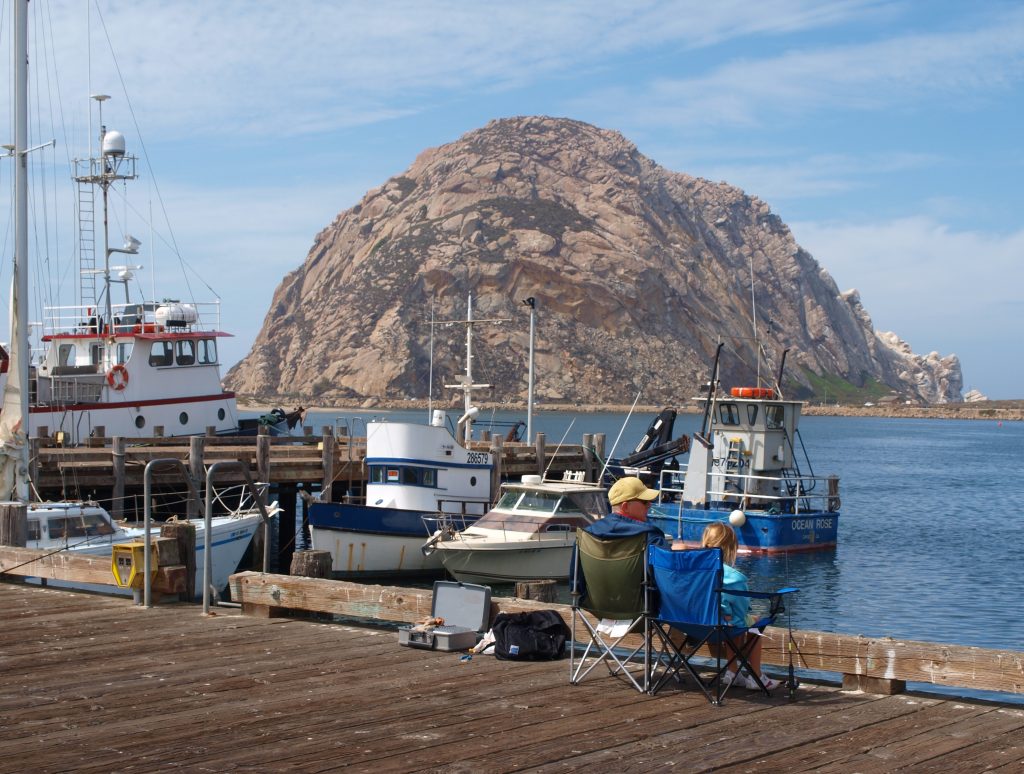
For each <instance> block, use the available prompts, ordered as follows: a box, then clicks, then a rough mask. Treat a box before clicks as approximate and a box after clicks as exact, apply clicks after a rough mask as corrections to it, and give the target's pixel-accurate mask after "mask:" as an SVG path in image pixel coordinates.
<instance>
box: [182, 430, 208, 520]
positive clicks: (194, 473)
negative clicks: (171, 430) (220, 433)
mask: <svg viewBox="0 0 1024 774" xmlns="http://www.w3.org/2000/svg"><path fill="white" fill-rule="evenodd" d="M205 447H206V439H205V438H203V437H202V436H198V435H194V436H192V437H191V438H189V440H188V474H189V476H191V477H192V481H193V483H195V485H196V489H198V490H199V491H200V492H203V493H204V495H205V489H204V488H203V479H205V478H206V476H205V473H206V470H205V468H204V466H203V451H204V449H205ZM186 512H187V513H188V517H189V518H190V519H198V518H199V517H200V516H202V515H203V514H202V513H200V512H199V503H197V502H194V501H193V500H192V498H191V497H190V498H188V509H187V511H186Z"/></svg>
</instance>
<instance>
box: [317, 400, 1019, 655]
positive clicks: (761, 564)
mask: <svg viewBox="0 0 1024 774" xmlns="http://www.w3.org/2000/svg"><path fill="white" fill-rule="evenodd" d="M384 416H387V417H389V418H391V419H393V420H400V419H402V420H410V421H417V422H421V421H425V418H426V412H425V411H415V412H411V411H410V412H377V413H372V412H371V413H356V412H347V413H344V414H342V413H332V414H324V413H320V414H317V413H314V412H311V413H310V415H309V416H308V417H307V419H306V422H307V424H311V425H313V426H314V427H315V428H317V430H319V428H320V427H321V426H322V425H325V424H326V425H333V424H335V421H336V420H339V421H341V422H342V423H347V425H348V427H349V428H350V432H352V433H353V434H355V435H363V434H364V433H365V421H367V420H368V419H371V418H374V417H377V418H380V417H384ZM493 416H494V418H496V419H498V420H506V421H507V420H509V419H520V418H523V417H522V416H521V415H518V414H511V413H505V412H498V413H497V414H495V415H493ZM625 418H626V415H625V414H580V415H575V416H574V415H571V414H567V413H554V412H538V413H537V414H535V415H534V431H535V432H544V433H546V434H547V442H548V445H549V446H553V445H555V444H557V443H558V442H559V440H561V439H562V438H563V436H564V437H565V443H577V444H578V443H579V442H580V440H581V437H582V435H583V433H591V432H603V433H605V434H606V436H607V444H606V448H607V449H608V450H609V451H611V449H612V444H613V443H614V442H615V439H616V437H617V436H618V434H619V431H620V430H621V429H622V427H623V422H624V420H625ZM487 419H488V417H484V416H481V417H480V418H479V420H478V423H477V425H476V428H477V429H478V430H479V429H485V428H486V424H487ZM652 419H653V416H651V415H647V414H645V415H640V416H638V415H634V416H633V417H631V418H630V420H629V422H628V423H627V424H626V425H625V431H624V432H623V434H622V439H621V440H620V441H619V444H618V448H617V449H616V450H615V453H616V454H619V455H622V454H625V453H628V452H629V451H632V449H633V447H634V446H635V445H636V443H637V441H638V440H639V438H640V437H641V435H642V434H643V432H644V431H645V430H646V429H647V426H648V424H649V423H650V421H651V420H652ZM699 421H700V418H699V417H698V416H696V415H691V414H685V415H680V417H679V419H678V420H677V421H676V435H679V434H681V433H684V432H685V433H692V432H693V431H694V430H695V429H696V428H697V426H698V424H699ZM801 429H802V435H803V439H804V444H805V445H806V446H807V451H808V453H809V455H810V457H811V462H812V463H813V465H814V472H815V473H816V474H818V475H827V474H831V473H835V474H837V475H839V477H840V480H841V495H842V521H841V523H840V531H839V547H838V548H837V549H835V550H833V551H820V552H813V553H797V554H792V555H790V556H788V557H786V556H782V557H772V558H751V557H745V558H743V557H741V558H740V560H739V562H738V564H739V565H740V567H741V569H743V570H744V571H745V572H746V573H747V574H748V575H750V576H751V577H752V579H753V583H752V586H756V587H759V588H775V587H779V586H782V585H794V586H798V587H799V588H800V593H799V594H798V595H796V596H797V598H796V600H795V602H794V603H793V604H792V605H791V606H790V607H791V612H792V616H793V626H794V627H796V628H801V629H816V630H820V631H835V632H843V633H848V634H864V635H871V636H892V637H896V638H902V639H916V640H926V641H933V642H950V643H959V644H963V645H977V646H982V647H989V648H1007V649H1014V650H1021V649H1024V602H1022V601H1021V597H1020V593H1021V588H1022V587H1024V564H1022V562H1021V548H1022V547H1024V536H1022V533H1024V505H1022V497H1024V423H1020V422H1004V423H1002V425H1000V424H998V423H997V422H995V421H992V422H987V421H956V420H927V419H905V420H904V419H875V418H859V417H857V418H854V417H804V418H803V419H802V420H801ZM502 432H503V431H502Z"/></svg>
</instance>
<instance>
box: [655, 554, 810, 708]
mask: <svg viewBox="0 0 1024 774" xmlns="http://www.w3.org/2000/svg"><path fill="white" fill-rule="evenodd" d="M650 563H651V569H650V572H651V584H652V586H654V587H655V588H657V603H656V605H655V609H654V610H653V611H652V612H651V615H650V616H649V619H648V621H649V633H650V636H651V638H652V640H656V641H657V643H658V644H657V646H654V645H653V644H652V647H655V649H656V653H655V654H654V655H652V664H653V667H652V675H651V678H650V683H649V690H650V693H651V694H655V693H657V692H658V691H659V690H661V689H662V688H663V687H665V686H666V685H667V684H668V683H669V682H671V681H673V680H676V681H678V680H680V679H681V676H682V674H684V673H685V674H688V675H689V676H690V677H692V678H693V680H694V682H696V684H697V685H698V686H699V687H700V689H701V690H702V691H703V692H704V695H705V696H706V697H707V699H708V701H710V702H711V703H712V704H720V703H721V701H722V699H723V698H724V697H725V693H726V691H728V689H729V687H730V686H731V685H732V684H733V682H737V683H739V682H740V681H739V680H738V679H737V675H738V674H740V670H745V671H746V672H747V673H748V674H750V675H751V677H750V678H749V679H750V681H751V682H750V683H749V684H748V683H746V680H745V679H744V684H745V685H749V687H751V688H756V689H758V690H760V691H762V692H763V693H764V694H766V695H771V690H770V687H769V685H766V684H765V681H764V678H763V677H762V676H761V674H760V669H757V670H755V669H754V668H753V667H752V665H751V663H750V660H751V655H752V653H753V650H754V648H755V647H757V646H758V645H759V641H758V636H759V633H760V632H761V631H763V630H764V628H765V627H766V626H769V625H771V624H773V623H774V622H775V620H776V618H777V617H778V616H779V615H781V614H782V613H783V612H784V610H785V608H784V606H783V597H784V596H785V595H786V594H790V593H792V592H794V591H796V590H797V589H795V588H784V589H779V590H778V591H773V592H760V591H749V590H739V589H728V590H727V589H725V588H724V587H723V575H724V563H723V557H722V549H721V548H720V547H717V546H716V547H712V548H701V549H694V550H688V551H671V550H668V549H665V548H663V547H661V546H651V548H650ZM724 594H731V595H735V596H737V597H743V598H746V599H762V600H766V601H767V603H768V612H767V614H765V615H763V616H761V617H760V618H758V619H757V620H756V621H754V622H753V623H752V624H750V625H749V626H748V625H747V623H746V621H737V622H732V621H726V620H725V619H724V617H723V612H722V601H723V595H724ZM705 645H706V646H708V648H709V649H710V650H711V652H712V654H713V655H714V658H715V661H714V666H713V669H714V672H713V674H712V676H711V678H710V679H708V680H704V679H702V678H701V677H700V675H699V674H698V673H697V668H698V665H697V664H696V662H695V661H694V659H695V657H697V656H698V651H699V650H700V649H701V648H702V647H703V646H705ZM758 666H759V665H758ZM771 687H774V685H772V686H771ZM791 687H792V686H791Z"/></svg>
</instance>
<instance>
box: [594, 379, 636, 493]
mask: <svg viewBox="0 0 1024 774" xmlns="http://www.w3.org/2000/svg"><path fill="white" fill-rule="evenodd" d="M642 392H643V390H642V389H640V390H637V391H636V398H634V399H633V405H632V406H630V407H629V413H628V414H626V418H625V419H624V420H623V421H622V427H620V428H619V434H618V435H617V436H616V437H615V443H613V444H612V450H611V451H610V452H608V459H607V460H605V463H604V467H603V468H601V475H600V476H598V477H597V480H598V482H601V481H604V473H605V471H606V470H608V463H609V462H611V460H612V458H613V457H614V456H615V449H616V447H617V446H618V445H619V440H620V439H621V438H622V434H623V433H624V432H625V431H626V425H627V424H628V423H629V418H630V417H631V416H633V409H635V408H636V404H637V403H639V402H640V393H642Z"/></svg>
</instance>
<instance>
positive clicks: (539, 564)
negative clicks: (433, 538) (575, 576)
mask: <svg viewBox="0 0 1024 774" xmlns="http://www.w3.org/2000/svg"><path fill="white" fill-rule="evenodd" d="M574 542H575V535H570V536H569V538H568V539H567V540H566V541H565V542H559V543H552V544H548V545H544V544H536V543H534V544H533V545H530V541H524V542H516V543H507V544H500V543H499V544H493V543H492V544H490V545H487V546H467V545H466V544H465V543H460V542H459V541H458V540H453V541H447V542H442V543H439V544H438V547H437V549H436V550H435V554H438V555H440V559H441V562H442V564H443V565H444V568H445V570H447V571H448V574H449V575H451V576H452V577H454V578H455V579H456V580H459V581H462V582H463V583H516V582H518V581H535V580H558V581H564V580H568V579H569V566H570V564H571V562H572V549H573V545H574Z"/></svg>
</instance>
